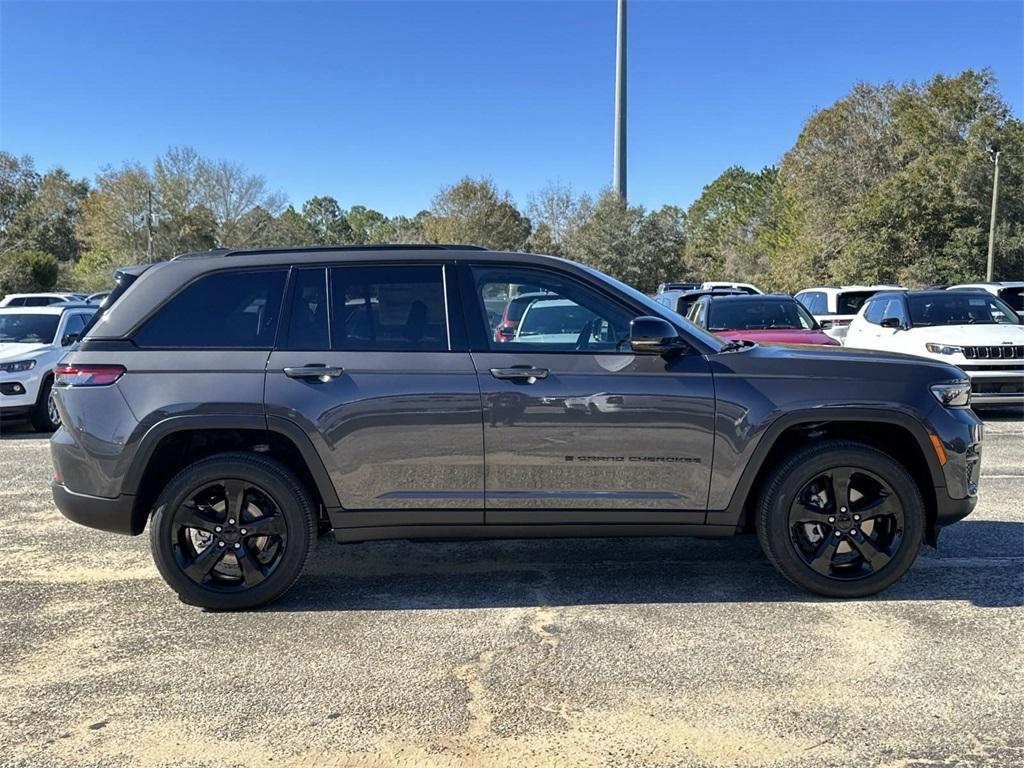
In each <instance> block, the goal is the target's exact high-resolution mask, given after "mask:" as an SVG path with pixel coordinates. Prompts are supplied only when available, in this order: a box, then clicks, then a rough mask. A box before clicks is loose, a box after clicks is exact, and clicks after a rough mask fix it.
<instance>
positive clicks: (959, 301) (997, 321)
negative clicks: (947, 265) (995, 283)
mask: <svg viewBox="0 0 1024 768" xmlns="http://www.w3.org/2000/svg"><path fill="white" fill-rule="evenodd" d="M907 304H908V305H909V306H910V321H911V323H912V324H913V325H914V326H915V327H920V326H932V325H1020V319H1019V318H1018V317H1017V315H1016V313H1015V312H1014V311H1013V310H1012V309H1011V308H1010V307H1009V305H1008V304H1007V303H1006V302H1005V301H1002V300H1001V299H999V298H997V297H995V296H992V295H990V294H987V293H980V292H979V293H953V292H949V293H945V294H926V295H923V296H914V295H913V294H910V295H909V296H907Z"/></svg>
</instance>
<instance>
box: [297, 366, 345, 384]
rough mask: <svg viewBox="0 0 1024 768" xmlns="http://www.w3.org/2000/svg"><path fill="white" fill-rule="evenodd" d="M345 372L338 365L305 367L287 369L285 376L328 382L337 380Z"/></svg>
mask: <svg viewBox="0 0 1024 768" xmlns="http://www.w3.org/2000/svg"><path fill="white" fill-rule="evenodd" d="M344 372H345V369H344V368H340V367H338V366H336V365H318V364H314V365H303V366H300V367H298V368H285V369H284V375H285V376H287V377H288V378H289V379H319V380H320V381H323V382H328V381H330V380H331V379H336V378H337V377H338V376H341V374H343V373H344Z"/></svg>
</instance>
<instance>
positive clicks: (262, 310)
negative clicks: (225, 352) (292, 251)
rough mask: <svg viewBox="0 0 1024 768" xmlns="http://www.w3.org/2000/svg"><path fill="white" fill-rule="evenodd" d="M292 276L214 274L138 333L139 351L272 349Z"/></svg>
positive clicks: (168, 305)
mask: <svg viewBox="0 0 1024 768" xmlns="http://www.w3.org/2000/svg"><path fill="white" fill-rule="evenodd" d="M287 274H288V273H287V270H284V269H276V270H260V271H253V272H240V271H236V272H215V273H213V274H210V275H206V276H205V277H201V278H199V279H198V280H196V281H195V282H193V283H191V284H189V285H188V286H186V287H185V288H184V289H183V290H182V291H180V292H179V293H178V294H177V295H176V296H175V297H174V298H172V299H171V300H170V301H169V302H167V303H166V304H165V305H164V306H163V307H161V308H160V309H159V310H157V313H156V314H155V315H153V316H152V317H151V318H149V320H147V321H146V322H145V324H144V325H143V326H142V328H141V329H139V330H138V331H136V333H135V337H134V338H135V343H136V344H138V345H139V346H140V347H183V348H188V349H270V347H271V346H273V342H274V332H275V331H276V329H277V319H278V312H279V310H280V308H281V294H282V292H283V291H284V282H285V276H286V275H287Z"/></svg>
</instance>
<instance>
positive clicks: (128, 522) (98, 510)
mask: <svg viewBox="0 0 1024 768" xmlns="http://www.w3.org/2000/svg"><path fill="white" fill-rule="evenodd" d="M51 488H52V490H53V502H54V503H55V504H56V505H57V509H59V510H60V513H61V514H62V515H64V517H66V518H67V519H68V520H70V521H72V522H74V523H78V524H79V525H85V526H88V527H89V528H98V529H99V530H101V531H109V532H110V533H122V534H125V535H128V536H136V535H138V534H140V533H142V531H143V530H144V529H145V527H146V514H145V512H143V513H142V514H139V513H138V512H137V511H136V510H135V497H134V496H128V495H124V494H122V495H121V496H116V497H114V498H112V499H107V498H103V497H102V496H89V495H87V494H84V493H75V492H74V491H71V490H68V488H67V487H66V486H65V485H64V484H63V483H58V482H56V481H54V482H53V484H52V486H51Z"/></svg>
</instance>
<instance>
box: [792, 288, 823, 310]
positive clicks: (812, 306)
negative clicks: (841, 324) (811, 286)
mask: <svg viewBox="0 0 1024 768" xmlns="http://www.w3.org/2000/svg"><path fill="white" fill-rule="evenodd" d="M822 299H824V294H822V293H819V292H817V291H804V292H803V293H798V294H797V295H796V300H797V301H799V302H800V303H801V304H803V305H804V306H805V307H807V311H808V312H810V313H811V314H812V315H823V314H824V309H825V306H824V305H825V302H824V301H822Z"/></svg>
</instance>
